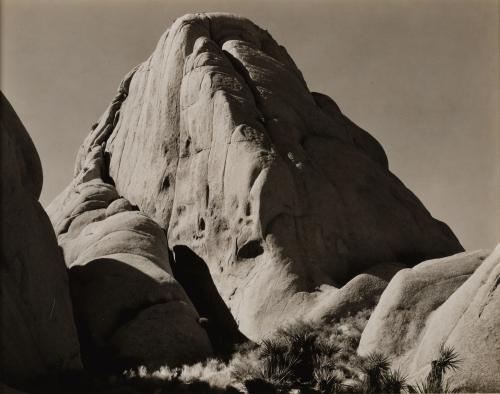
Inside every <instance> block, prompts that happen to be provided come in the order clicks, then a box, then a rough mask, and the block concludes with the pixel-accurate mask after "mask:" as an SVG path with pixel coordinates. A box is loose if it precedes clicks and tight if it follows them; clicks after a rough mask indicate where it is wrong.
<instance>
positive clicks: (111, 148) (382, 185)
mask: <svg viewBox="0 0 500 394" xmlns="http://www.w3.org/2000/svg"><path fill="white" fill-rule="evenodd" d="M334 77H335V76H332V78H334ZM101 145H103V146H104V149H105V154H106V160H107V162H106V172H107V173H109V174H107V175H109V181H111V180H112V181H113V182H114V184H115V186H116V190H117V193H118V194H119V195H121V196H123V197H125V198H126V199H127V200H128V201H130V203H131V204H134V205H136V206H137V207H138V208H139V209H140V211H141V212H142V213H144V214H146V215H147V216H148V217H150V218H152V219H153V220H154V221H155V222H156V223H158V224H159V225H160V226H161V227H162V228H163V229H164V230H165V231H166V233H167V236H168V243H169V246H170V247H171V248H175V246H176V245H185V246H187V247H188V248H189V249H190V250H192V251H193V252H194V253H195V254H196V255H198V256H199V257H200V258H201V259H202V260H203V261H205V262H206V264H207V265H208V268H209V270H210V273H211V275H212V278H213V280H214V283H215V285H216V286H217V289H218V290H219V292H220V294H221V296H222V298H223V299H224V301H225V302H226V303H227V305H228V306H229V308H230V309H231V312H232V314H233V315H234V317H235V318H236V320H237V322H238V323H239V327H240V329H241V330H242V331H243V333H245V334H247V335H248V336H250V337H251V338H260V337H262V336H264V335H266V334H268V333H269V332H270V331H271V330H273V329H275V328H276V327H277V325H278V324H280V323H281V322H283V319H285V318H287V317H289V316H295V317H298V316H297V313H298V311H301V310H303V309H304V306H305V304H304V305H302V304H301V303H302V301H301V300H302V299H305V298H308V297H307V293H308V292H311V291H314V290H315V289H316V288H317V287H318V286H320V285H323V284H326V285H334V286H338V285H341V284H343V283H346V282H347V281H348V280H349V279H351V278H353V277H354V275H355V274H357V273H359V272H362V271H363V270H366V269H368V268H370V267H371V266H373V265H376V264H378V263H382V262H401V263H404V264H406V265H410V266H411V265H414V264H415V263H418V262H420V261H423V260H426V259H429V258H434V257H442V256H446V255H450V254H452V253H455V252H460V251H462V250H463V249H462V247H461V246H460V244H459V242H458V241H457V239H456V238H455V236H454V235H453V233H452V232H451V231H450V229H449V228H448V227H447V226H446V225H445V224H443V223H441V222H439V221H437V220H435V219H433V218H432V217H431V216H430V214H429V212H428V211H427V210H426V209H425V207H424V206H423V205H422V204H421V203H420V201H419V200H418V199H417V198H416V197H415V196H414V195H413V194H412V193H411V192H410V191H409V190H408V189H407V188H406V187H405V186H404V185H403V184H402V183H401V182H400V181H399V180H398V179H397V178H396V177H395V176H394V175H393V174H392V173H391V172H390V171H389V170H388V164H387V158H386V156H385V153H384V151H383V149H382V147H381V146H380V145H379V144H378V142H377V141H376V140H375V139H374V138H373V137H372V136H370V135H369V134H368V133H367V132H365V131H364V130H362V129H360V128H359V127H357V126H356V125H355V124H354V123H352V122H351V121H350V120H349V119H348V118H347V117H345V116H344V115H343V114H342V113H341V112H340V110H339V108H338V107H337V105H336V104H335V103H334V102H333V100H331V99H330V98H329V97H327V96H324V95H321V94H317V93H311V92H310V91H309V90H308V88H307V86H306V83H305V82H304V79H303V78H302V75H301V73H300V71H299V70H298V69H297V67H296V65H295V64H294V62H293V61H292V59H291V58H290V57H289V55H288V54H287V52H286V50H285V49H284V48H283V47H281V46H280V45H278V44H277V43H276V42H275V41H274V40H273V39H272V37H271V36H270V35H269V34H268V33H267V32H266V31H264V30H262V29H260V28H259V27H257V26H256V25H254V24H253V23H252V22H250V21H248V20H246V19H243V18H240V17H237V16H233V15H226V14H196V15H186V16H184V17H182V18H180V19H178V20H177V21H176V22H175V23H174V24H173V25H172V26H171V27H170V29H169V30H168V31H167V32H166V33H165V34H164V35H163V37H162V38H161V39H160V42H159V43H158V46H157V48H156V49H155V51H154V52H153V54H152V55H151V57H150V58H149V59H148V60H147V61H146V62H144V63H143V64H141V65H139V66H138V67H137V68H136V69H134V70H133V71H132V72H131V73H130V74H129V75H128V76H127V77H126V78H125V80H124V81H123V82H122V85H121V86H120V89H119V91H118V94H117V96H116V97H115V99H114V100H113V102H112V104H111V105H110V107H109V108H108V110H107V111H106V112H105V113H104V115H103V116H102V118H101V119H100V121H99V122H98V123H97V124H96V125H94V127H93V130H92V132H91V133H90V135H89V136H88V137H87V139H86V140H85V142H84V143H83V145H82V147H81V148H80V151H79V154H78V158H77V163H76V169H75V174H79V173H80V172H81V170H82V169H83V168H84V166H85V162H86V160H87V158H88V156H89V154H90V153H91V152H92V150H93V149H94V148H95V147H96V146H101ZM56 206H57V203H56ZM302 295H306V297H303V296H302Z"/></svg>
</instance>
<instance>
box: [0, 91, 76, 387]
mask: <svg viewBox="0 0 500 394" xmlns="http://www.w3.org/2000/svg"><path fill="white" fill-rule="evenodd" d="M0 129H1V130H0V133H1V136H0V137H1V144H0V146H1V155H0V157H1V166H0V170H1V176H0V182H1V190H2V191H1V202H0V216H1V218H2V219H1V221H0V222H1V229H0V230H1V231H0V236H1V263H0V270H1V275H0V294H1V295H0V303H1V305H0V381H2V382H4V383H6V384H8V385H11V386H14V387H21V388H22V387H33V385H37V387H38V389H39V390H40V389H41V386H40V385H41V384H42V382H44V383H48V382H52V383H57V381H58V380H60V379H64V378H65V377H67V376H68V375H71V374H73V373H77V372H79V371H80V370H81V368H82V364H81V360H80V348H79V343H78V337H77V332H76V329H75V324H74V321H73V310H72V306H71V300H70V293H69V287H68V276H67V272H66V266H65V265H64V260H63V256H62V253H61V251H60V249H59V247H58V245H57V240H56V237H55V234H54V230H53V229H52V226H51V224H50V221H49V218H48V217H47V214H46V213H45V211H44V210H43V208H42V207H41V205H40V203H39V202H38V198H39V197H40V192H41V190H42V181H43V178H42V167H41V164H40V159H39V157H38V154H37V152H36V149H35V147H34V145H33V142H32V141H31V139H30V137H29V135H28V133H27V132H26V130H25V128H24V126H23V125H22V123H21V121H20V120H19V118H18V117H17V115H16V113H15V112H14V109H13V108H12V107H11V105H10V104H9V102H8V101H7V99H6V98H5V97H4V96H3V94H0Z"/></svg>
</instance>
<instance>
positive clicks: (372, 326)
mask: <svg viewBox="0 0 500 394" xmlns="http://www.w3.org/2000/svg"><path fill="white" fill-rule="evenodd" d="M487 256H488V252H486V251H477V252H468V253H460V254H457V255H455V256H450V257H448V258H444V259H439V260H431V261H426V262H424V263H421V264H419V265H417V266H416V267H414V268H413V269H405V270H402V271H400V272H399V273H397V274H396V275H395V276H394V278H393V279H392V281H391V282H390V283H389V285H388V286H387V288H386V290H385V291H384V293H383V294H382V296H381V298H380V302H379V303H378V305H377V307H376V308H375V310H374V312H373V314H372V315H371V317H370V319H369V321H368V324H367V326H366V328H365V330H364V331H363V335H362V337H361V341H360V345H359V349H358V353H360V354H361V355H366V354H368V353H370V352H372V351H382V352H384V353H386V354H390V355H391V356H392V357H393V359H392V362H393V365H394V367H398V368H400V369H401V370H402V371H403V372H404V373H407V374H408V375H409V376H410V378H412V379H414V378H421V377H422V376H423V375H424V374H425V373H427V372H428V370H429V368H430V363H431V361H432V360H433V359H435V358H436V357H437V354H438V352H439V348H440V346H441V345H443V344H444V345H447V346H452V347H453V348H454V349H455V351H456V352H457V353H458V354H459V356H460V358H461V359H462V362H461V364H460V370H459V371H458V372H457V373H456V374H455V375H454V376H453V377H452V382H453V385H454V386H456V387H457V388H459V389H460V390H461V391H462V392H476V391H479V392H497V391H498V390H499V389H500V377H499V376H498V374H497V373H495V372H493V371H499V370H500V356H499V355H500V334H499V332H498V327H499V326H500V314H499V313H498V311H499V310H500V291H499V290H498V283H500V245H499V246H497V248H496V249H495V251H494V252H493V253H491V254H490V255H489V257H487ZM486 257H487V258H486ZM483 260H484V261H483Z"/></svg>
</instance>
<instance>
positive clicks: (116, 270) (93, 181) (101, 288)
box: [48, 146, 231, 372]
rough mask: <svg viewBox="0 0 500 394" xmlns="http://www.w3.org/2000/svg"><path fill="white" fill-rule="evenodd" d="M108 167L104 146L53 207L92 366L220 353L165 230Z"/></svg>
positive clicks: (105, 368) (179, 360)
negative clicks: (111, 177) (122, 191)
mask: <svg viewBox="0 0 500 394" xmlns="http://www.w3.org/2000/svg"><path fill="white" fill-rule="evenodd" d="M103 169H104V166H103V155H102V148H101V147H100V146H96V147H95V148H94V149H93V151H92V152H91V154H89V155H88V157H87V161H86V163H85V166H84V167H83V168H82V169H81V171H80V173H79V174H78V176H76V177H75V179H74V180H73V182H72V183H71V184H70V185H69V186H68V187H67V188H66V190H65V191H64V192H63V193H62V194H61V195H60V196H59V197H58V198H57V199H56V200H55V201H54V202H53V203H52V204H51V205H50V207H49V208H48V212H49V214H50V216H51V219H52V222H53V224H54V228H55V229H56V234H57V238H58V242H59V245H60V246H61V249H62V250H63V252H64V259H65V262H66V265H67V267H68V269H69V280H70V286H71V295H72V300H73V305H74V310H75V318H76V324H77V327H78V333H79V337H80V342H81V351H82V358H83V362H84V365H85V367H86V369H87V370H91V371H96V372H109V371H116V372H121V371H123V370H124V369H126V368H134V367H137V366H139V365H145V366H147V367H149V368H158V367H160V366H162V365H165V364H167V365H169V366H172V367H173V366H181V365H183V364H192V363H195V362H198V361H200V360H203V359H206V358H207V357H209V356H212V355H213V347H212V344H211V342H210V339H209V336H208V334H207V332H206V330H205V328H204V327H202V325H201V324H200V316H199V315H198V313H197V311H196V309H195V307H194V306H193V305H192V303H191V301H190V300H189V299H188V296H187V295H186V293H185V291H184V289H183V288H182V287H181V285H180V284H179V283H178V282H177V281H176V280H175V279H174V277H173V274H172V269H171V265H170V261H169V249H168V246H167V239H166V237H165V234H164V232H163V230H162V229H161V228H160V226H158V224H157V223H156V222H154V221H153V220H152V219H150V218H148V217H147V216H146V215H144V214H143V213H141V212H139V211H138V210H137V208H136V207H133V206H132V205H131V204H130V203H129V202H128V201H127V200H126V199H125V198H120V196H119V195H118V193H117V192H116V190H115V188H114V187H113V186H112V185H110V184H109V183H106V182H104V180H103V179H106V177H105V175H104V174H105V173H102V170H103ZM230 345H231V344H229V346H230Z"/></svg>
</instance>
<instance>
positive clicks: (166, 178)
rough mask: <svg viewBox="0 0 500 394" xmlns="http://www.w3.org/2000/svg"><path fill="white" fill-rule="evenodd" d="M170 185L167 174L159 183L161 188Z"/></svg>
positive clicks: (166, 187)
mask: <svg viewBox="0 0 500 394" xmlns="http://www.w3.org/2000/svg"><path fill="white" fill-rule="evenodd" d="M169 187H170V177H169V176H168V175H167V176H166V177H165V178H164V179H163V182H162V184H161V188H162V189H168V188H169Z"/></svg>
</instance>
